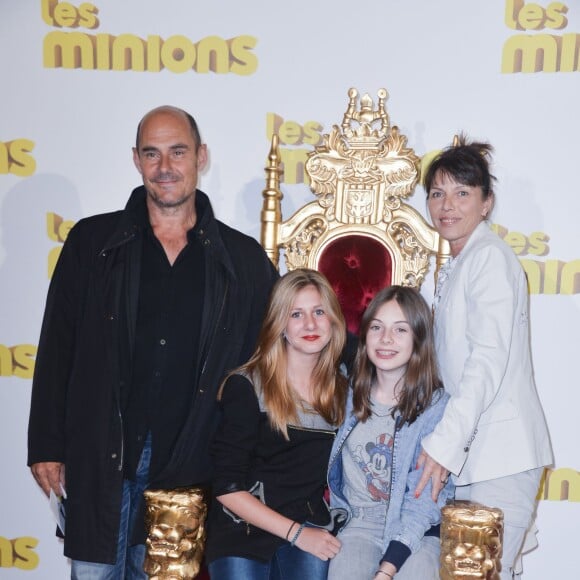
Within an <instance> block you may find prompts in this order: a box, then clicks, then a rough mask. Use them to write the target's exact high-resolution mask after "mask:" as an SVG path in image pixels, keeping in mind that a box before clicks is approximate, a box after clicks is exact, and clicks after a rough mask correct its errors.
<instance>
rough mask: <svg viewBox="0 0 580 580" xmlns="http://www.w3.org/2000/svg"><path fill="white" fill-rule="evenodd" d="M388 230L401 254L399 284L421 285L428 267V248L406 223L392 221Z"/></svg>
mask: <svg viewBox="0 0 580 580" xmlns="http://www.w3.org/2000/svg"><path fill="white" fill-rule="evenodd" d="M388 231H389V233H390V234H391V235H392V237H393V239H394V240H395V242H396V243H397V245H398V246H399V249H400V250H401V254H402V256H403V274H402V280H401V284H403V285H404V286H414V287H419V286H421V284H422V283H423V280H424V278H425V273H426V272H427V270H428V268H429V255H430V252H429V250H428V249H427V248H426V247H425V246H424V245H423V244H421V243H420V242H419V240H418V238H417V234H416V233H415V231H414V229H413V228H412V227H411V226H410V225H409V224H408V223H405V222H400V221H399V222H393V223H391V224H390V225H389V229H388Z"/></svg>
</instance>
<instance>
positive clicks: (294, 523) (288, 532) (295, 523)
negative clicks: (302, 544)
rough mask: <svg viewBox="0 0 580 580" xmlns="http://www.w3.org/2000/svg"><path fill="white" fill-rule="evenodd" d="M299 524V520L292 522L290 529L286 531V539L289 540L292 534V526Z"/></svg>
mask: <svg viewBox="0 0 580 580" xmlns="http://www.w3.org/2000/svg"><path fill="white" fill-rule="evenodd" d="M297 525H298V522H292V523H291V524H290V527H289V528H288V531H287V532H286V540H288V536H289V535H290V532H291V531H292V528H293V527H294V526H297ZM288 541H290V540H288Z"/></svg>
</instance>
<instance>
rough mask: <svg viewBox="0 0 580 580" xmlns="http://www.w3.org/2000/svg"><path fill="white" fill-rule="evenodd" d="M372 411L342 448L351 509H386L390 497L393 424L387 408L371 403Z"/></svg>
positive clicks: (389, 409)
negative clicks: (378, 507) (372, 507)
mask: <svg viewBox="0 0 580 580" xmlns="http://www.w3.org/2000/svg"><path fill="white" fill-rule="evenodd" d="M372 409H373V412H372V415H371V416H370V417H369V418H368V419H367V420H366V421H365V422H364V423H362V422H359V423H358V424H357V426H356V427H355V428H354V429H353V430H352V433H351V434H350V435H349V436H348V438H347V440H346V442H345V444H344V447H343V448H342V465H343V470H344V494H345V496H346V499H347V500H348V503H349V504H350V505H351V506H357V507H371V506H379V505H381V504H382V505H384V506H385V507H387V506H388V504H389V498H390V495H391V469H392V465H393V436H394V433H395V420H394V419H393V417H392V416H391V410H392V408H391V407H390V406H389V405H381V404H379V403H377V402H376V401H372Z"/></svg>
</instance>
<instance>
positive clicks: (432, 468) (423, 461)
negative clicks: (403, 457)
mask: <svg viewBox="0 0 580 580" xmlns="http://www.w3.org/2000/svg"><path fill="white" fill-rule="evenodd" d="M417 467H418V468H421V467H423V473H422V474H421V479H419V483H418V484H417V487H416V488H415V497H417V498H418V497H419V496H420V495H421V494H422V493H423V490H424V489H425V486H426V485H427V483H428V482H429V479H431V497H432V498H433V501H437V498H438V497H439V493H440V492H441V490H442V489H443V488H444V487H445V484H446V483H447V479H448V478H449V471H448V470H447V469H446V468H445V467H443V466H442V465H439V463H437V462H436V461H435V460H434V459H432V458H431V456H430V455H429V454H428V453H426V452H425V451H424V450H423V451H421V455H419V460H418V461H417Z"/></svg>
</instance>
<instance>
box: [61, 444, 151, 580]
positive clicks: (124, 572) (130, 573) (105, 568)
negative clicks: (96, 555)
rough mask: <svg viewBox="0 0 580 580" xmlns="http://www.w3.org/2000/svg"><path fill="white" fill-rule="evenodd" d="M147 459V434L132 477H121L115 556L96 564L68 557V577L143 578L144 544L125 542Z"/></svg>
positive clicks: (91, 579) (144, 482)
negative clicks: (112, 560) (69, 559)
mask: <svg viewBox="0 0 580 580" xmlns="http://www.w3.org/2000/svg"><path fill="white" fill-rule="evenodd" d="M150 460H151V436H149V437H148V438H147V440H146V441H145V445H144V446H143V452H142V453H141V458H140V459H139V465H138V467H137V473H136V476H135V481H129V480H125V481H124V483H123V497H122V501H121V521H120V523H119V539H118V541H117V560H116V562H115V563H114V564H99V563H97V562H83V561H81V560H72V562H71V578H72V580H122V579H125V580H147V579H148V576H147V574H145V572H144V571H143V562H144V561H145V545H144V544H138V545H136V546H129V545H128V542H129V538H130V537H131V534H132V531H133V527H134V525H135V518H136V516H137V512H138V511H139V510H138V508H139V503H140V501H141V500H142V498H143V491H144V490H145V488H146V487H147V482H148V479H149V462H150Z"/></svg>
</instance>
